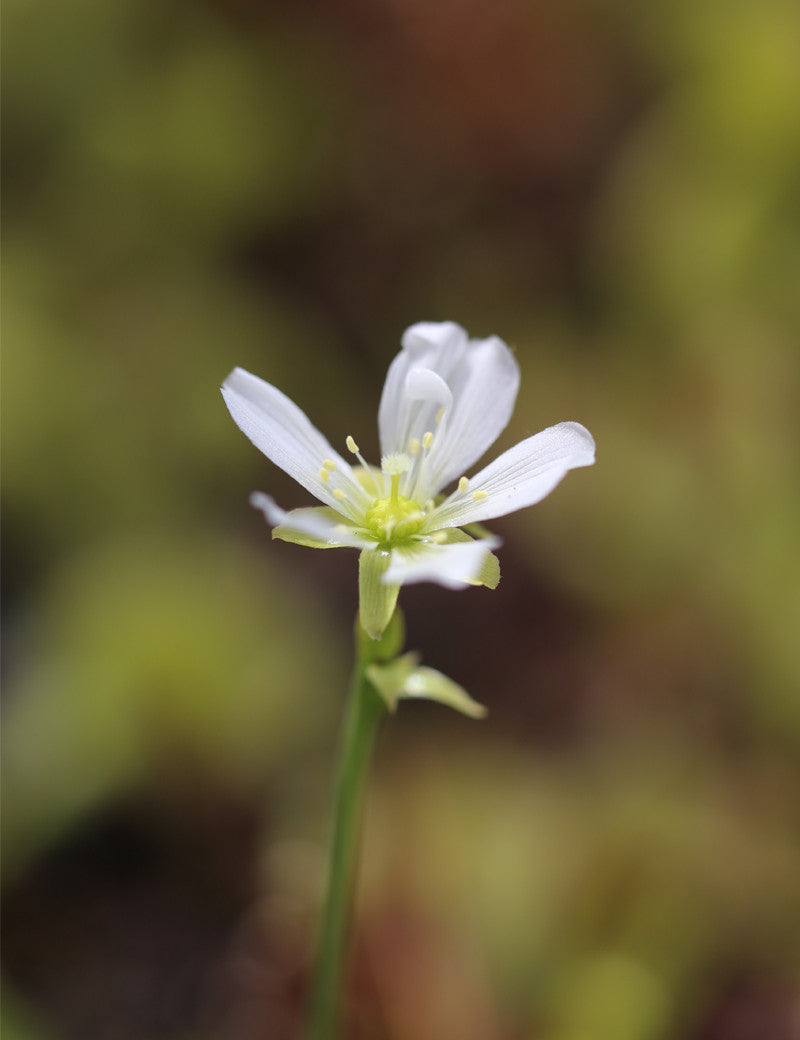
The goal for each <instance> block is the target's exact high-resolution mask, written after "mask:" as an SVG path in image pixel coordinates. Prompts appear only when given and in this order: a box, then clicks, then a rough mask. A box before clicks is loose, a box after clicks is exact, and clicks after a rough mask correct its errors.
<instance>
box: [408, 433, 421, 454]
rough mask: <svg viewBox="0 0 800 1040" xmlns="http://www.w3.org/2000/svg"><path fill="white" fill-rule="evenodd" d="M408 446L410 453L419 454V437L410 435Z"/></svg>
mask: <svg viewBox="0 0 800 1040" xmlns="http://www.w3.org/2000/svg"><path fill="white" fill-rule="evenodd" d="M408 448H409V451H410V452H411V454H412V455H419V437H412V438H411V443H410V444H409V446H408Z"/></svg>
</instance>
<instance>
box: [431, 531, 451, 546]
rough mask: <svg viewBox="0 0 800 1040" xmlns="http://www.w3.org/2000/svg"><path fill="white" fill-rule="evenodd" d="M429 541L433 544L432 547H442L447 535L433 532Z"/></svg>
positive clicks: (441, 532) (442, 532)
mask: <svg viewBox="0 0 800 1040" xmlns="http://www.w3.org/2000/svg"><path fill="white" fill-rule="evenodd" d="M430 540H431V541H432V542H433V543H434V545H444V543H445V542H446V541H447V535H446V534H445V533H444V531H434V532H433V534H432V535H431V537H430Z"/></svg>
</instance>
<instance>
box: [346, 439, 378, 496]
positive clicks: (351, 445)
mask: <svg viewBox="0 0 800 1040" xmlns="http://www.w3.org/2000/svg"><path fill="white" fill-rule="evenodd" d="M345 444H346V445H347V450H348V451H349V452H352V454H353V455H355V457H356V458H357V459H358V461H359V462H360V463H361V465H362V466H363V467H364V470H365V471H366V473H367V474H368V476H369V479H370V480H371V481H372V483H373V485H374V486H375V490H376V491H377V492H378V494H380V493H381V486H380V483H379V482H378V479H377V477H376V476H375V474H374V473H373V471H372V470H371V469H370V467H369V466H368V465H367V463H366V462H365V460H364V457H363V456H362V455H361V452H360V450H359V447H358V445H357V444H356V442H355V440H354V439H353V438H352V437H351V436H350V434H348V435H347V439H346V440H345Z"/></svg>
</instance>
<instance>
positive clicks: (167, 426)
mask: <svg viewBox="0 0 800 1040" xmlns="http://www.w3.org/2000/svg"><path fill="white" fill-rule="evenodd" d="M4 28H5V52H6V54H5V57H6V61H5V69H4V80H5V82H4V108H5V112H4V120H5V149H4V188H5V240H4V279H3V297H4V300H3V302H4V319H5V330H4V331H5V349H4V356H3V368H4V372H3V374H4V380H3V397H4V408H3V424H4V441H3V445H4V466H3V479H4V487H5V496H4V549H5V553H4V564H5V566H4V582H5V595H4V606H3V621H4V648H5V654H4V688H5V709H4V715H5V717H4V802H5V806H4V829H5V840H4V932H5V951H4V952H5V958H4V961H5V968H4V971H5V983H4V997H5V999H4V1015H5V1030H6V1032H5V1036H6V1038H7V1040H55V1038H68V1040H71V1038H81V1040H83V1038H86V1040H107V1038H114V1040H128V1038H130V1040H178V1038H180V1040H189V1038H191V1040H211V1038H222V1037H225V1038H230V1040H262V1038H264V1040H266V1038H276V1040H284V1038H286V1040H289V1038H292V1037H295V1036H296V1035H297V1028H298V1022H299V1021H300V1016H301V1014H302V1007H303V1000H304V990H305V986H306V979H307V971H308V958H309V951H310V947H311V941H312V934H313V926H314V914H315V905H316V900H317V898H318V893H319V885H320V879H321V870H322V857H323V852H324V842H325V833H326V819H327V809H328V799H329V793H330V775H331V766H332V757H333V751H334V746H335V739H336V731H337V727H338V720H339V717H340V713H341V708H342V703H343V696H344V688H345V684H346V675H347V671H348V668H349V659H350V629H351V620H352V617H353V614H354V611H355V607H356V592H355V555H354V554H351V553H348V552H345V551H342V552H340V553H315V552H312V551H311V550H307V549H301V548H297V547H294V546H287V545H285V544H282V543H273V542H271V541H270V539H269V536H268V532H267V531H266V530H265V527H264V524H263V520H262V519H261V518H260V516H259V515H258V514H257V513H256V512H255V511H253V510H251V509H250V508H249V507H248V505H247V495H248V493H249V492H250V491H251V490H252V489H254V488H260V489H262V490H266V491H269V492H271V493H272V494H274V495H275V497H276V498H277V499H278V501H279V502H280V503H281V504H282V505H283V506H285V507H289V506H295V505H301V504H304V503H307V501H308V497H307V496H306V494H305V493H304V492H303V491H302V489H300V488H299V487H297V486H296V485H294V484H293V483H292V482H291V480H289V478H287V477H285V476H284V475H283V474H282V473H280V472H279V471H277V470H276V469H275V468H274V467H273V466H272V465H271V464H270V463H268V462H266V460H264V459H263V457H261V456H260V455H259V454H258V452H256V451H255V449H253V448H252V446H251V445H249V444H248V442H247V441H246V440H245V439H244V438H243V436H242V435H241V434H240V433H239V431H238V430H237V429H236V428H235V426H234V424H233V423H232V421H231V420H230V418H229V416H228V414H227V412H226V410H225V408H224V406H223V403H222V400H221V398H220V396H219V392H218V386H219V384H220V382H221V381H222V379H224V377H225V375H226V374H227V372H228V371H229V370H230V369H231V368H232V367H233V366H234V365H236V364H239V365H243V366H244V367H246V368H249V369H250V370H252V371H254V372H256V373H257V374H259V375H261V376H262V377H264V378H266V379H268V380H269V381H271V382H274V383H276V384H277V385H278V386H280V387H281V388H282V389H283V390H284V391H286V392H287V393H289V394H290V395H291V396H292V397H293V398H294V399H295V400H297V401H298V403H300V404H301V406H302V407H303V408H304V409H305V410H306V411H307V412H308V413H309V415H310V416H311V417H312V419H313V420H314V421H315V422H316V423H317V425H318V426H319V427H320V428H321V429H322V430H324V431H325V432H326V434H327V435H328V437H329V438H330V439H331V440H332V442H333V443H334V444H337V445H339V446H341V445H342V443H343V441H344V438H345V436H346V435H347V434H352V435H354V436H355V437H356V439H357V440H358V441H359V443H360V444H361V446H362V449H363V450H364V451H365V454H366V455H367V456H368V457H370V458H372V459H375V458H376V457H377V436H376V432H375V416H376V409H377V402H378V398H379V394H380V388H381V385H382V379H383V374H384V372H385V369H386V366H387V365H388V363H389V361H390V359H391V357H392V356H393V355H394V353H395V351H396V350H397V349H398V345H399V339H400V335H401V333H402V330H403V329H404V328H405V327H406V326H407V325H409V324H411V323H412V322H414V321H417V320H421V319H428V320H441V319H453V320H456V321H458V322H460V323H461V324H463V325H464V326H465V327H466V328H467V329H468V330H469V331H470V332H471V334H472V335H475V336H486V335H489V334H492V333H497V334H499V335H501V336H502V337H503V338H504V339H506V340H507V341H508V342H509V343H511V344H512V345H513V346H514V348H515V349H516V351H517V355H518V358H519V362H520V365H521V368H522V375H523V378H522V390H521V393H520V399H519V402H518V406H517V410H516V413H515V416H514V419H513V420H512V423H511V426H510V428H509V431H508V432H507V433H506V434H505V435H504V436H503V438H502V440H501V442H500V444H499V446H498V447H499V448H502V447H507V446H509V445H510V444H511V443H513V442H514V441H515V440H517V439H519V438H521V437H523V436H525V435H527V434H529V433H532V432H535V431H536V430H538V429H540V428H542V427H544V426H547V425H550V424H551V423H554V422H557V421H559V420H561V419H577V420H579V421H581V422H583V423H584V424H585V425H586V426H588V427H589V428H590V429H591V431H592V432H593V434H594V435H595V438H596V440H597V444H598V462H597V465H596V467H594V468H593V469H591V470H583V471H580V472H578V473H575V474H571V475H570V476H569V477H568V478H567V480H566V481H565V483H564V484H563V486H562V487H560V488H559V489H558V491H557V492H556V493H555V494H554V495H553V496H552V498H550V499H548V500H547V501H546V502H544V503H543V504H542V505H541V506H539V507H537V508H536V509H534V510H529V511H526V512H523V513H521V514H517V515H515V516H513V517H509V518H507V519H504V520H502V521H499V522H498V523H496V524H495V525H494V527H495V529H496V530H497V531H498V533H500V534H501V535H502V537H503V539H504V547H503V549H502V550H501V563H502V568H503V575H504V577H503V581H502V582H501V585H500V587H499V589H498V590H497V591H496V592H493V593H489V592H487V591H486V590H484V589H477V590H469V591H466V592H464V593H452V592H448V591H445V590H442V589H439V588H435V587H432V586H419V587H413V588H410V589H408V590H406V591H404V593H403V596H402V602H403V605H404V608H405V612H406V617H407V620H408V628H409V639H408V643H409V646H410V647H412V648H418V649H420V650H421V651H422V653H423V655H424V658H425V661H426V663H428V664H430V665H432V666H434V667H438V668H441V669H442V670H443V671H445V672H447V673H448V674H449V675H451V676H452V677H453V678H455V679H456V680H458V681H459V682H461V683H463V684H464V685H465V686H466V687H467V688H468V689H469V691H470V692H471V693H472V695H473V696H475V697H476V698H477V699H479V700H480V701H482V702H484V703H486V704H487V705H489V707H490V716H489V718H488V720H487V721H486V722H482V723H475V722H471V721H469V720H466V719H463V718H461V717H459V716H456V715H454V714H453V713H449V712H447V711H446V710H444V709H442V708H438V707H436V706H433V705H426V704H414V705H404V706H403V707H402V708H401V710H400V712H399V713H398V715H397V716H396V717H395V718H393V719H391V720H390V723H389V724H387V725H386V726H385V727H384V730H383V732H382V734H381V739H380V741H379V746H378V748H377V756H376V763H375V772H374V783H373V787H372V790H371V794H370V800H369V805H368V810H367V819H366V833H365V844H364V857H363V867H362V873H361V886H360V891H359V927H358V935H357V942H356V950H355V964H354V976H353V982H352V993H351V997H350V1000H349V1003H348V1020H349V1028H348V1034H347V1035H348V1037H352V1038H357V1040H790V1038H796V1037H797V1036H798V1035H800V995H799V992H798V978H800V923H799V922H800V841H799V840H798V827H799V826H800V811H799V808H798V807H799V805H800V798H799V797H798V796H799V795H800V642H799V640H798V635H799V633H800V538H798V532H799V531H800V524H799V523H798V518H799V517H800V458H799V455H800V429H799V428H798V427H799V426H800V419H799V415H800V411H799V409H798V404H799V403H800V392H799V391H800V387H799V385H798V384H799V383H800V378H799V377H800V363H799V355H798V331H800V293H798V291H797V290H798V285H800V8H798V6H797V4H796V2H795V0H727V2H726V0H707V2H704V3H700V4H693V3H686V2H682V0H678V2H677V3H676V2H669V3H668V2H667V0H655V2H653V3H649V4H648V3H646V4H641V5H635V4H628V3H623V2H621V0H567V2H561V0H538V2H525V0H501V2H499V3H496V4H495V3H488V2H486V3H479V2H477V0H462V2H455V0H443V2H441V3H431V4H423V3H420V2H415V0H332V2H330V3H327V4H324V5H323V4H315V3H309V2H303V0H300V2H299V3H278V2H274V3H267V2H259V0H205V2H201V0H175V2H172V3H167V4H164V3H158V2H156V0H117V2H112V3H105V2H101V0H73V2H71V3H68V4H60V3H55V2H52V0H51V2H46V0H6V4H5V26H4Z"/></svg>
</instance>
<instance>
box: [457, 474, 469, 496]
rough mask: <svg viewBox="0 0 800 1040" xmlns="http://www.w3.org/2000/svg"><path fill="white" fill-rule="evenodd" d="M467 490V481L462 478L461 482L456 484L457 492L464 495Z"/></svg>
mask: <svg viewBox="0 0 800 1040" xmlns="http://www.w3.org/2000/svg"><path fill="white" fill-rule="evenodd" d="M468 489H469V481H468V480H467V478H466V477H462V478H461V480H459V482H458V490H459V491H460V492H461V494H462V495H465V494H466V493H467V490H468Z"/></svg>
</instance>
